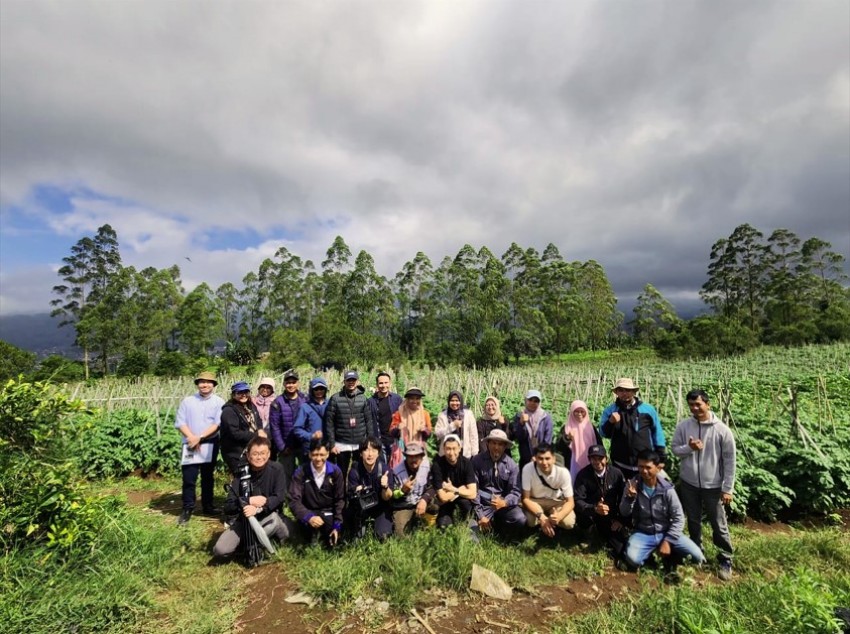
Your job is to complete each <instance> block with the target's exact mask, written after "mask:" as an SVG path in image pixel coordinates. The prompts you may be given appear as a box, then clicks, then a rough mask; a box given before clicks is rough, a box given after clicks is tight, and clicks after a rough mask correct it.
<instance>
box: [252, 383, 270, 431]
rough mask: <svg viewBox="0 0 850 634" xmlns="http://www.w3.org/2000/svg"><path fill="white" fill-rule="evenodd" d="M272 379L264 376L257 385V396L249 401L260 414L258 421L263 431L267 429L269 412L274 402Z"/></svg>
mask: <svg viewBox="0 0 850 634" xmlns="http://www.w3.org/2000/svg"><path fill="white" fill-rule="evenodd" d="M274 388H275V384H274V379H273V378H271V377H268V376H264V377H263V378H262V379H260V381H259V382H258V383H257V394H256V395H255V396H254V397H252V398H251V401H252V402H253V403H254V405H255V406H256V408H257V411H258V412H259V413H260V420H261V421H263V425H262V427H263V429H268V428H269V410H270V409H271V406H272V403H273V402H274V399H275V396H274Z"/></svg>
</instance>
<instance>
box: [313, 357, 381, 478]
mask: <svg viewBox="0 0 850 634" xmlns="http://www.w3.org/2000/svg"><path fill="white" fill-rule="evenodd" d="M359 379H360V375H359V374H357V372H355V371H354V370H349V371H348V372H346V373H345V375H344V376H343V385H342V389H341V390H340V391H339V392H337V393H336V394H334V395H333V396H331V398H330V400H329V401H328V407H327V409H326V410H325V420H324V434H325V435H324V437H325V439H326V440H327V443H328V446H329V447H330V450H331V460H332V461H333V462H334V463H336V464H337V465H338V466H339V468H340V469H341V470H342V475H343V476H345V477H347V476H348V469H349V467H350V465H351V464H352V463H354V462H357V461H358V460H360V443H361V442H363V441H364V440H366V438H368V437H369V436H377V435H378V431H377V428H376V425H375V422H374V420H373V419H372V410H370V409H369V405H368V404H367V403H366V400H367V399H366V396H365V394H364V392H365V391H366V390H365V389H364V388H363V386H362V385H359V384H358V380H359Z"/></svg>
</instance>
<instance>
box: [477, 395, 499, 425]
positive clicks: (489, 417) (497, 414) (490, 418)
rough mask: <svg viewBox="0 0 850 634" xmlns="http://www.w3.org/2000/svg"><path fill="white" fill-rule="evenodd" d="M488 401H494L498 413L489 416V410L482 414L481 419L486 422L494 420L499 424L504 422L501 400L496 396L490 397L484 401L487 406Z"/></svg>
mask: <svg viewBox="0 0 850 634" xmlns="http://www.w3.org/2000/svg"><path fill="white" fill-rule="evenodd" d="M487 401H493V402H494V403H495V404H496V413H495V414H493V415H492V416H488V415H487V410H486V409H485V410H484V413H483V414H481V418H483V419H484V420H493V421H496V422H497V423H498V422H500V421H501V420H502V405H501V403H499V399H497V398H496V397H495V396H488V397H487V398H485V399H484V405H485V406H486V405H487Z"/></svg>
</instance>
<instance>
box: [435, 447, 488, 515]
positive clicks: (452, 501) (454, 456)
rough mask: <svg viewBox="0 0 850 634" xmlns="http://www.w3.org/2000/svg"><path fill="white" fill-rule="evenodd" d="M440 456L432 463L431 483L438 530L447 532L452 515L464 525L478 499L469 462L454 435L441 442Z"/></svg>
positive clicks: (473, 474)
mask: <svg viewBox="0 0 850 634" xmlns="http://www.w3.org/2000/svg"><path fill="white" fill-rule="evenodd" d="M442 450H443V455H441V456H439V457H438V458H437V459H436V460H434V465H433V466H432V467H431V482H432V485H433V487H434V492H435V494H436V500H437V504H438V505H439V507H440V510H439V511H438V512H437V526H439V527H440V528H446V527H447V526H451V525H452V524H454V522H455V515H459V516H460V518H459V519H460V520H463V521H464V523H465V522H466V520H468V519H469V517H470V515H472V509H473V505H474V500H475V498H476V496H477V495H478V484H477V482H476V480H475V470H474V469H473V468H472V460H470V459H469V458H467V457H466V456H464V455H461V441H460V438H459V437H458V436H457V435H455V434H448V435H447V436H446V437H445V438H443V442H442Z"/></svg>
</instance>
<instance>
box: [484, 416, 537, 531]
mask: <svg viewBox="0 0 850 634" xmlns="http://www.w3.org/2000/svg"><path fill="white" fill-rule="evenodd" d="M484 440H485V441H487V451H482V452H481V453H479V454H478V455H477V456H475V457H474V458H473V459H472V468H473V470H474V471H475V478H476V480H477V481H478V496H477V497H476V499H475V518H476V520H477V521H478V526H477V530H478V531H480V532H484V533H487V532H490V531H491V530H493V529H494V528H495V533H496V534H499V535H502V536H503V537H506V538H508V539H517V538H519V537H521V536H522V535H521V533H522V530H523V527H524V526H525V515H523V512H522V507H521V506H520V499H521V496H522V491H521V490H520V484H519V467H517V464H516V462H514V461H513V458H511V457H510V456H509V455H508V450H509V449H510V448H511V447H512V446H513V443H512V442H511V441H510V440H508V436H507V434H505V432H503V431H502V430H501V429H493V430H491V431H490V433H489V434H488V435H487V437H486V438H485V439H484Z"/></svg>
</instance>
